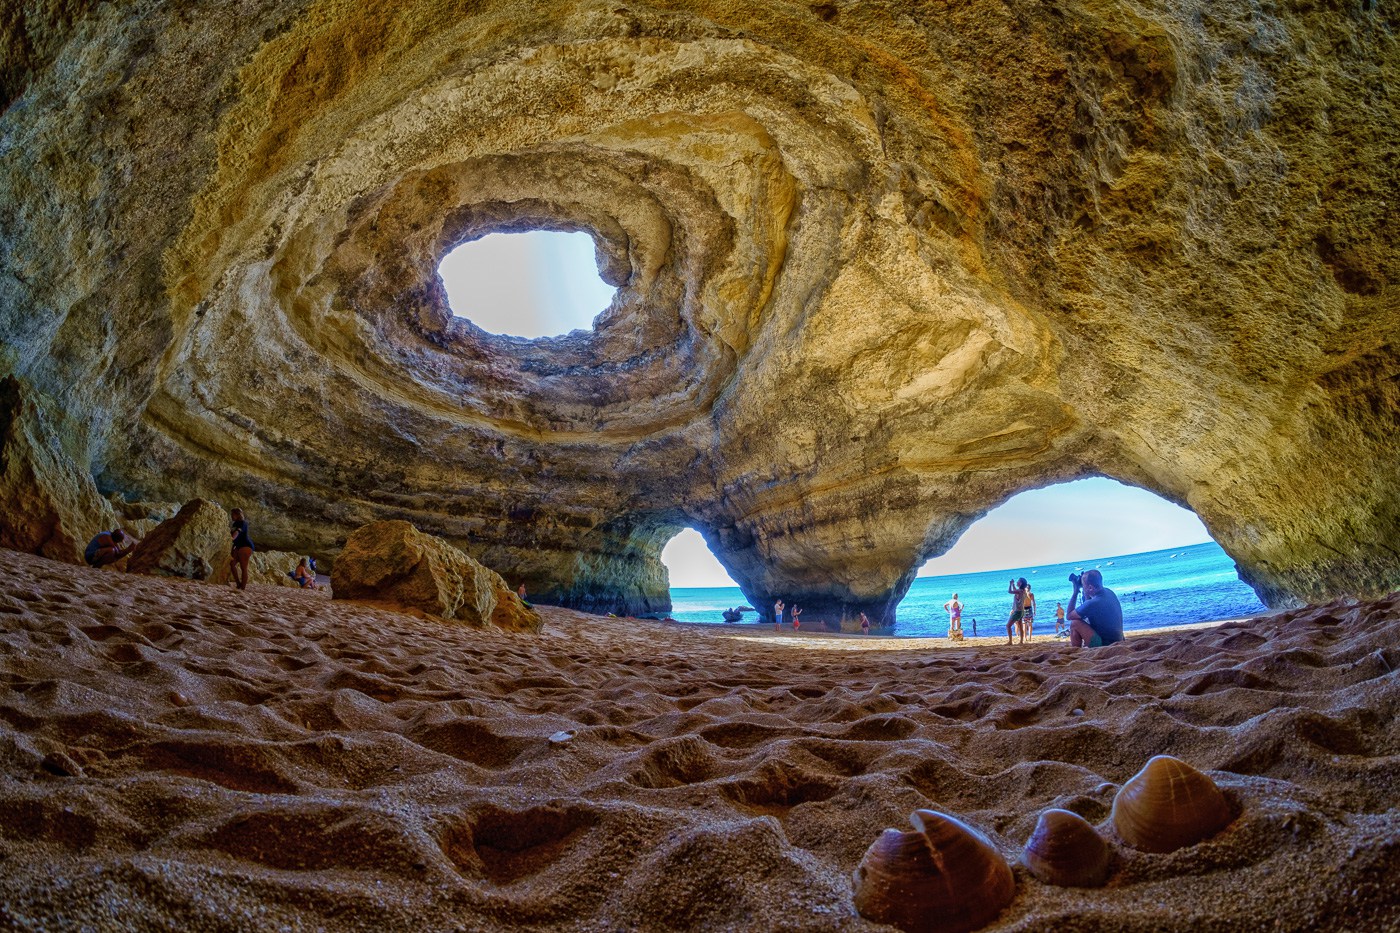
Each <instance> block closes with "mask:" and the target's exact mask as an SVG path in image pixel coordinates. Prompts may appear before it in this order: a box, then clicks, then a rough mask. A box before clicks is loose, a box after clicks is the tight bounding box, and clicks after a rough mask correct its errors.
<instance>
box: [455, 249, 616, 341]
mask: <svg viewBox="0 0 1400 933" xmlns="http://www.w3.org/2000/svg"><path fill="white" fill-rule="evenodd" d="M438 276H439V277H440V278H441V279H442V284H443V288H444V289H445V290H446V291H447V300H448V304H449V306H450V307H451V308H452V314H453V315H454V316H455V317H459V318H465V319H466V320H469V321H471V322H472V323H473V324H475V325H476V326H477V327H479V328H481V329H482V330H484V331H486V332H487V333H490V334H503V335H507V336H511V337H524V338H526V339H530V340H534V339H537V338H540V337H554V336H559V335H562V334H567V333H569V332H571V331H575V330H591V329H592V327H593V321H594V319H595V318H596V317H597V316H598V315H599V314H601V313H602V312H603V311H605V310H607V308H608V306H609V305H610V304H611V303H612V300H613V296H614V295H615V294H616V293H617V289H616V288H614V287H613V286H611V285H608V284H607V283H606V282H604V281H603V280H602V278H601V277H600V276H599V274H598V260H597V254H596V251H595V248H594V242H593V238H592V237H591V236H589V235H588V234H587V233H558V232H551V231H544V230H535V231H531V232H529V233H492V234H488V235H486V236H483V237H481V238H480V239H477V240H471V241H469V242H466V243H463V244H461V245H460V246H458V247H456V248H455V249H453V250H452V251H451V252H449V253H448V254H447V255H446V256H444V257H443V258H442V262H441V263H439V264H438Z"/></svg>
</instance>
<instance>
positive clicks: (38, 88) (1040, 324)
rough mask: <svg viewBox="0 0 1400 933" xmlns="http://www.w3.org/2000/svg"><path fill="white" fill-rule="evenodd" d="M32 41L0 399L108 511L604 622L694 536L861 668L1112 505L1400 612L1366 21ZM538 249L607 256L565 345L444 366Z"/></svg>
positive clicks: (62, 15)
mask: <svg viewBox="0 0 1400 933" xmlns="http://www.w3.org/2000/svg"><path fill="white" fill-rule="evenodd" d="M31 6H33V5H31ZM50 13H51V14H52V15H48V14H42V11H40V10H38V9H37V8H36V12H35V13H34V15H30V16H26V17H25V18H23V19H22V20H18V21H16V22H15V23H10V24H8V25H6V26H3V27H0V28H2V29H7V30H9V31H8V32H0V54H3V57H0V91H3V96H4V103H5V104H6V109H5V110H4V112H3V114H2V115H0V146H3V148H4V151H5V152H6V155H7V157H6V158H5V159H3V160H0V230H2V231H3V237H0V242H3V243H4V252H3V254H0V256H2V257H3V259H2V260H0V261H3V264H4V269H3V273H4V274H0V334H3V335H4V342H3V348H0V374H4V373H7V372H14V373H18V374H21V375H23V376H24V377H25V378H26V379H28V380H29V381H30V382H31V383H32V384H33V385H35V386H36V387H38V389H39V390H40V391H41V393H43V395H44V396H45V397H46V398H47V399H48V407H49V409H50V410H51V415H52V420H53V422H54V425H55V427H54V430H55V431H58V432H60V433H61V434H62V435H63V437H64V438H65V442H66V447H67V448H69V449H73V450H78V451H80V455H79V457H78V459H79V460H85V461H86V462H84V463H83V464H82V465H83V466H84V467H87V466H90V467H91V468H92V469H93V470H94V471H95V472H96V474H97V477H98V481H99V486H100V487H101V488H102V489H103V490H104V491H109V490H110V491H118V492H121V493H123V494H124V495H126V496H127V497H128V498H153V499H174V500H180V501H183V500H185V499H187V498H189V497H191V496H193V495H204V496H209V497H213V498H217V499H219V500H221V501H239V502H245V503H258V504H260V505H259V508H258V522H257V527H258V529H259V541H260V542H261V541H262V540H267V542H268V543H269V545H271V546H275V547H279V548H283V549H286V550H289V551H295V552H302V553H306V552H311V553H318V554H321V553H326V552H327V551H333V550H334V549H335V546H336V543H337V542H340V541H343V540H344V537H345V535H347V534H348V533H349V532H350V530H352V529H354V528H356V527H358V526H360V525H361V524H364V523H366V522H369V521H372V520H376V519H405V520H409V521H412V522H413V523H414V524H416V525H417V526H419V527H421V528H423V529H424V530H426V531H430V532H432V533H434V534H439V535H442V536H445V537H446V538H448V539H449V540H451V541H453V542H455V543H457V544H460V545H462V546H464V547H465V548H466V549H467V550H469V551H470V552H471V553H472V554H473V555H474V556H475V557H477V558H478V559H480V560H481V561H482V562H483V563H485V564H486V565H487V566H490V567H492V568H494V569H496V570H498V571H500V572H502V573H503V574H504V575H505V576H506V577H507V578H509V579H511V580H512V581H515V580H523V581H525V582H526V583H527V584H528V586H529V592H530V596H531V598H532V599H539V600H541V601H545V602H561V603H564V604H567V605H573V606H578V607H581V608H590V609H605V608H606V609H613V610H617V611H621V612H640V611H648V610H659V609H663V608H665V606H666V598H667V597H666V578H665V571H664V569H663V568H662V567H661V565H660V563H659V561H658V559H657V558H658V555H659V553H660V549H661V547H662V545H664V543H665V541H666V540H667V539H668V538H669V537H670V536H671V535H672V534H673V533H674V532H675V531H676V530H677V529H678V528H679V527H681V526H682V525H686V524H690V525H695V526H697V527H699V528H702V529H704V530H705V531H706V532H707V535H708V537H709V539H710V541H711V543H712V545H713V546H714V547H715V549H716V551H717V553H718V554H719V556H720V557H721V558H722V559H723V560H724V562H725V563H726V565H727V566H728V568H729V570H730V572H731V573H732V575H733V576H734V577H735V579H736V580H738V581H739V582H740V583H741V584H742V585H743V586H744V589H745V591H746V594H747V595H748V597H749V600H750V602H751V603H752V604H753V605H765V604H768V603H771V602H772V597H773V596H775V595H782V596H783V597H784V598H787V599H789V600H790V601H795V602H799V603H800V604H801V605H803V606H804V607H807V609H808V611H809V612H811V613H812V614H813V617H826V616H831V617H834V616H836V615H839V613H840V611H842V610H844V611H847V612H850V613H854V612H856V611H860V610H864V611H867V612H868V613H869V614H870V615H871V616H872V618H876V619H888V618H889V617H890V616H889V613H891V612H892V611H893V606H894V604H895V603H896V602H897V601H898V599H899V598H900V597H901V596H902V595H903V593H904V591H905V589H906V588H907V587H908V584H909V583H910V581H911V580H912V578H913V574H914V571H915V568H916V567H918V566H919V565H920V564H921V563H922V562H923V561H924V560H925V559H927V558H928V557H931V556H933V555H935V554H938V553H941V552H942V551H943V550H945V549H946V548H947V547H948V546H950V545H951V543H952V542H953V541H954V540H956V538H957V536H958V535H959V534H960V533H961V532H962V530H963V529H965V528H966V527H967V525H968V524H969V523H970V522H972V521H973V520H975V519H976V518H977V517H979V516H980V515H981V514H982V513H984V512H985V511H986V510H988V509H989V508H991V507H993V506H995V505H997V504H999V503H1000V502H1002V501H1004V500H1005V499H1006V498H1008V497H1009V496H1010V495H1012V494H1014V493H1015V492H1018V491H1020V490H1023V489H1026V488H1028V487H1032V486H1037V485H1044V484H1047V483H1051V482H1057V481H1061V480H1065V479H1070V478H1075V477H1080V476H1086V475H1091V474H1102V475H1107V476H1111V477H1114V478H1117V479H1120V480H1123V481H1126V482H1129V483H1133V484H1136V485H1140V486H1143V487H1146V488H1148V489H1151V490H1153V491H1155V492H1157V493H1159V494H1161V495H1163V496H1165V497H1167V498H1168V499H1171V500H1173V501H1175V502H1178V503H1182V504H1184V505H1187V506H1189V507H1190V508H1192V509H1194V510H1195V511H1196V513H1197V514H1199V515H1200V517H1201V518H1202V519H1203V520H1204V522H1205V523H1206V525H1207V526H1208V527H1209V529H1210V530H1211V532H1212V534H1213V535H1214V536H1215V537H1216V539H1217V540H1218V541H1219V542H1220V543H1221V544H1222V545H1223V546H1224V547H1225V548H1226V550H1227V551H1229V552H1230V553H1231V554H1232V555H1233V556H1234V558H1235V559H1236V560H1237V561H1238V563H1239V566H1240V568H1241V571H1242V573H1243V575H1244V576H1245V577H1246V579H1248V580H1249V581H1250V582H1251V583H1252V584H1254V586H1255V587H1256V589H1258V590H1259V592H1260V593H1261V595H1262V596H1263V597H1264V598H1265V599H1266V600H1268V601H1269V602H1271V603H1273V604H1276V605H1277V604H1283V603H1288V602H1291V601H1297V600H1300V599H1301V600H1308V599H1316V598H1320V597H1324V596H1331V595H1336V594H1341V593H1355V594H1374V593H1378V592H1381V591H1387V590H1391V589H1394V588H1395V587H1396V586H1397V585H1400V558H1397V549H1396V547H1395V544H1394V542H1395V540H1396V538H1397V530H1400V505H1397V502H1400V497H1397V496H1396V487H1397V485H1400V483H1398V482H1397V480H1400V472H1397V467H1396V464H1397V463H1400V449H1398V448H1400V444H1397V440H1396V437H1397V432H1396V430H1395V424H1396V421H1397V416H1400V388H1398V387H1397V386H1400V363H1397V353H1400V349H1397V348H1400V340H1398V339H1397V338H1398V337H1400V313H1397V311H1400V301H1397V290H1396V270H1397V269H1400V261H1397V259H1398V258H1400V257H1397V255H1396V247H1395V239H1394V237H1393V231H1394V230H1395V229H1397V220H1400V216H1397V214H1398V213H1400V212H1398V211H1397V206H1400V184H1397V180H1398V179H1397V176H1398V175H1400V159H1398V158H1397V140H1400V133H1397V130H1396V127H1397V126H1400V119H1397V118H1400V114H1397V113H1396V110H1397V105H1396V102H1395V101H1396V98H1395V96H1394V94H1393V93H1391V92H1390V89H1393V88H1394V87H1395V86H1396V81H1397V78H1400V75H1397V71H1398V70H1400V66H1398V65H1397V63H1400V48H1397V40H1396V38H1395V37H1396V35H1397V34H1398V33H1397V22H1396V20H1395V16H1394V13H1393V11H1391V10H1390V8H1389V7H1387V6H1385V5H1382V4H1374V3H1370V2H1357V3H1352V4H1338V5H1335V8H1334V7H1325V8H1311V7H1310V8H1308V9H1306V10H1301V11H1299V12H1296V13H1284V12H1266V11H1260V10H1256V9H1252V8H1246V7H1241V8H1238V9H1236V8H1235V7H1229V8H1228V9H1224V8H1222V5H1221V4H1215V3H1206V2H1204V0H1200V2H1194V3H1193V2H1187V3H1186V4H1184V5H1182V4H1177V5H1175V6H1172V7H1170V8H1169V9H1168V8H1153V9H1152V10H1150V11H1148V10H1144V9H1143V8H1141V5H1133V6H1129V5H1123V4H1118V3H1109V2H1098V0H1088V2H1080V3H1073V4H1070V3H1064V4H1057V5H1036V6H1034V7H1033V8H1025V9H1022V8H1020V7H1012V6H1007V5H1003V4H998V3H991V2H980V0H971V2H967V3H963V4H951V5H950V4H939V5H925V6H920V5H918V4H914V5H895V6H879V5H867V4H859V5H858V4H846V3H830V4H815V5H810V6H809V5H802V4H788V3H783V4H764V3H742V4H740V3H725V2H713V3H706V2H698V3H690V4H685V5H681V6H675V5H663V4H647V3H629V4H626V5H619V4H616V3H613V4H598V3H590V2H583V3H529V4H526V3H483V4H473V5H470V6H468V7H463V5H461V4H458V3H449V2H446V0H418V2H406V3H396V4H387V5H384V4H380V5H375V4H368V3H355V2H344V0H340V2H331V0H326V2H319V3H318V2H312V3H306V4H294V3H291V2H282V3H278V2H272V3H267V4H261V5H259V6H257V7H251V6H250V7H247V8H244V7H242V6H239V5H229V4H208V3H206V4H198V3H194V4H183V5H167V6H163V7H162V8H161V9H160V10H159V11H158V12H154V13H149V14H147V15H143V16H141V17H139V18H132V19H130V20H127V19H124V18H123V9H122V8H119V7H118V8H113V7H110V6H107V5H99V6H94V7H93V8H92V9H86V8H85V7H84V6H83V5H81V4H65V5H63V8H62V10H59V9H58V8H57V7H55V9H54V10H53V11H50ZM41 14H42V15H41ZM526 229H556V230H585V231H588V232H590V233H591V234H592V235H593V236H594V238H595V241H596V243H597V249H598V256H599V264H600V270H601V272H602V274H603V276H604V278H605V279H606V280H607V281H609V282H611V283H613V284H615V285H617V286H619V291H618V296H617V298H616V300H615V302H614V304H613V306H612V307H611V308H609V309H608V310H607V311H606V312H604V313H603V314H602V315H601V316H600V317H599V319H598V320H597V322H596V326H595V328H594V330H593V331H592V332H591V333H587V334H575V335H570V336H566V337H559V338H549V339H543V340H537V341H524V340H518V339H513V338H507V337H500V336H494V335H490V334H486V333H484V332H482V331H481V330H479V329H477V328H475V327H474V326H472V325H471V324H469V323H466V322H464V321H462V320H460V319H454V318H453V317H452V315H451V312H450V310H449V309H448V307H447V302H446V297H445V294H444V292H443V289H442V287H441V285H440V283H439V282H438V280H437V277H436V266H437V263H438V261H439V260H440V259H441V257H442V256H443V255H444V254H445V253H446V252H448V251H449V250H450V249H451V248H452V247H454V246H455V245H457V244H458V243H460V242H462V241H464V240H467V239H471V238H474V237H478V236H481V235H484V234H486V233H488V232H493V231H518V230H526Z"/></svg>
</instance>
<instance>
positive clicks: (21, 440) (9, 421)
mask: <svg viewBox="0 0 1400 933" xmlns="http://www.w3.org/2000/svg"><path fill="white" fill-rule="evenodd" d="M114 520H115V516H114V515H113V513H112V509H111V507H110V506H108V504H107V502H106V501H105V500H104V499H103V498H102V497H101V496H100V495H99V494H98V492H97V487H96V486H95V485H94V484H93V481H92V475H91V474H90V473H88V472H87V471H85V470H82V469H79V468H78V466H77V465H76V464H75V463H73V461H72V460H71V459H70V458H69V457H68V455H67V454H66V453H64V451H63V449H62V447H61V445H60V443H59V438H58V437H57V436H56V433H55V431H54V429H53V427H52V424H51V422H50V421H49V420H48V418H47V417H46V416H45V415H44V413H43V411H42V409H41V408H40V406H39V403H38V401H37V400H36V398H35V397H34V393H33V392H32V391H31V390H29V389H27V388H26V387H25V386H24V385H22V384H21V383H20V381H19V380H18V379H16V378H14V377H13V376H7V377H5V378H3V379H0V548H10V549H12V550H16V551H30V552H32V553H35V554H42V555H44V556H45V557H51V558H54V559H55V560H63V561H67V562H69V563H73V564H76V563H81V562H82V560H83V549H84V548H85V547H86V546H87V543H88V541H90V540H91V539H92V537H93V535H96V534H97V533H98V532H99V531H107V530H110V529H111V528H112V527H113V524H114Z"/></svg>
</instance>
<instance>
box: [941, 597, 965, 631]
mask: <svg viewBox="0 0 1400 933" xmlns="http://www.w3.org/2000/svg"><path fill="white" fill-rule="evenodd" d="M943 609H944V611H945V612H947V613H948V637H949V638H954V639H959V640H960V639H961V638H962V637H963V631H962V611H963V604H962V603H960V602H958V594H957V593H954V594H953V598H952V599H950V600H948V601H947V602H946V603H944V604H943Z"/></svg>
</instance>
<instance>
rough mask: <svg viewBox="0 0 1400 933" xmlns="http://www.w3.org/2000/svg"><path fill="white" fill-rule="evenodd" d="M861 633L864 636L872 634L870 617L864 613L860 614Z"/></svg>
mask: <svg viewBox="0 0 1400 933" xmlns="http://www.w3.org/2000/svg"><path fill="white" fill-rule="evenodd" d="M860 633H861V634H862V635H869V634H870V616H868V615H866V614H865V613H863V612H862V613H861V614H860Z"/></svg>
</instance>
